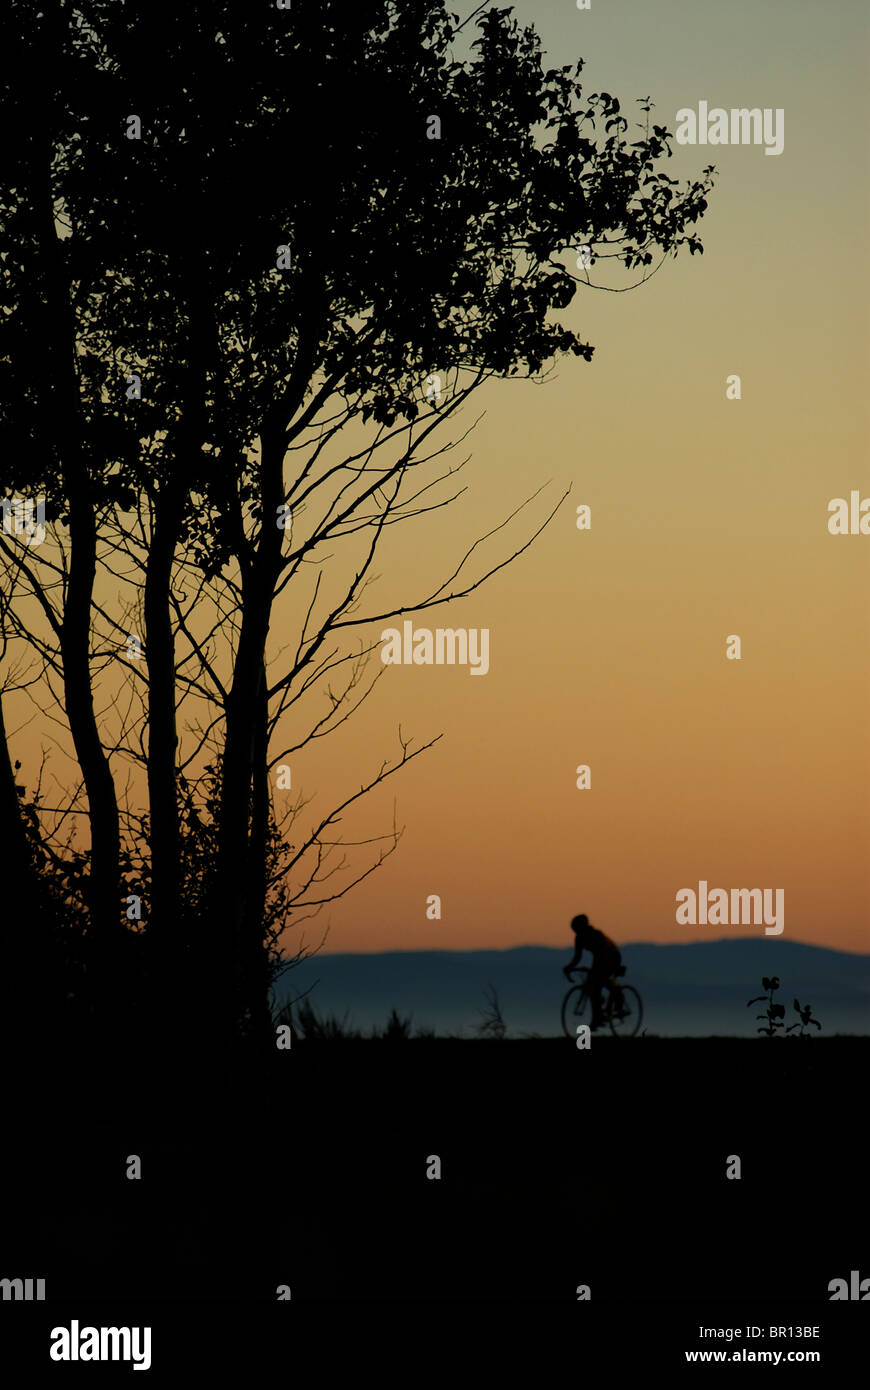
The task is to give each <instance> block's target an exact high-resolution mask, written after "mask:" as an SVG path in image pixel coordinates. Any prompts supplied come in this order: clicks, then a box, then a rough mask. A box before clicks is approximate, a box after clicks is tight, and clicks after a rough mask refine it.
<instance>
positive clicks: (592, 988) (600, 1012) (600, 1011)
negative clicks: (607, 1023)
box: [586, 961, 607, 1028]
mask: <svg viewBox="0 0 870 1390" xmlns="http://www.w3.org/2000/svg"><path fill="white" fill-rule="evenodd" d="M606 983H607V976H606V974H605V973H604V972H603V971H602V970H601V967H600V966H599V964H598V962H597V961H596V963H595V964H594V965H593V966H591V967H590V969H589V976H588V978H587V982H586V988H587V990H588V992H589V998H590V1000H591V1003H592V1021H591V1025H590V1026H591V1027H592V1028H600V1027H601V1024H602V1023H603V1022H604V1003H603V1000H602V998H601V991H602V989H603V987H604V985H605V984H606Z"/></svg>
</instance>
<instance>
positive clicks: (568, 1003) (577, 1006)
mask: <svg viewBox="0 0 870 1390" xmlns="http://www.w3.org/2000/svg"><path fill="white" fill-rule="evenodd" d="M591 1018H592V1001H591V999H590V998H589V995H588V993H587V991H586V986H585V984H582V985H573V986H572V988H571V989H569V990H568V993H567V994H566V995H565V998H564V999H563V1000H562V1031H563V1033H564V1034H565V1037H566V1038H573V1039H574V1041H575V1042H576V1040H577V1028H578V1025H579V1024H581V1023H589V1022H590V1020H591Z"/></svg>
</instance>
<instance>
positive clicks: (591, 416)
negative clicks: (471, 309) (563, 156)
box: [294, 0, 870, 951]
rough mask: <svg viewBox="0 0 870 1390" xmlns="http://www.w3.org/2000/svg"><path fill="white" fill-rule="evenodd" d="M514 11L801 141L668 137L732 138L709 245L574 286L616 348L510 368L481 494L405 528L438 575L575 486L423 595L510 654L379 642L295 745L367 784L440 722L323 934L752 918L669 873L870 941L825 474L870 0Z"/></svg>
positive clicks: (850, 256)
mask: <svg viewBox="0 0 870 1390" xmlns="http://www.w3.org/2000/svg"><path fill="white" fill-rule="evenodd" d="M516 12H517V14H518V16H519V17H520V18H521V19H523V20H526V21H534V22H535V24H536V25H537V27H538V30H539V32H540V33H541V35H542V38H543V41H544V44H545V46H546V48H547V49H548V53H549V58H548V61H549V62H551V64H552V65H553V66H556V65H561V64H563V63H568V62H573V61H575V60H576V58H577V57H579V56H582V57H583V58H584V59H585V68H584V74H583V76H584V81H585V83H586V87H587V90H591V91H601V90H602V89H603V90H606V91H609V92H611V93H613V94H615V95H617V96H618V97H619V98H620V100H621V102H622V106H623V110H629V109H630V108H632V106H633V102H634V99H635V98H636V97H644V96H646V95H647V94H649V95H651V96H652V98H653V100H654V102H655V103H656V110H655V116H654V119H657V120H660V121H664V122H665V123H666V124H667V125H668V126H669V127H670V128H671V129H672V130H674V129H675V128H676V112H677V111H678V110H679V109H680V108H681V107H694V108H696V109H697V106H698V103H699V102H700V101H706V102H707V103H708V105H709V106H710V107H713V106H722V107H725V108H730V107H732V106H734V107H740V106H748V107H755V106H757V107H760V108H762V109H763V108H765V107H769V108H771V109H775V108H777V107H781V108H783V110H784V112H785V128H784V129H785V146H784V150H783V153H782V154H781V155H779V156H770V155H765V153H764V148H763V146H736V147H732V146H706V147H702V146H696V147H694V148H692V147H675V154H674V158H673V160H672V161H671V165H670V167H669V172H671V173H673V174H675V175H677V176H679V177H681V178H688V177H694V176H695V175H696V174H697V173H699V172H700V170H701V169H702V168H703V167H704V165H706V164H710V163H713V164H715V165H716V166H717V169H718V179H717V186H716V189H715V190H714V193H713V195H712V197H711V200H710V207H709V210H708V212H707V214H706V216H705V218H704V219H703V222H702V224H701V236H702V239H703V242H704V247H705V251H704V255H703V256H695V257H694V258H690V257H689V255H688V254H686V253H681V255H680V257H679V259H678V260H676V261H671V262H669V263H668V264H667V265H666V266H665V267H664V268H663V269H662V270H661V272H660V273H659V274H658V275H657V276H656V277H655V278H654V279H653V280H651V281H650V283H649V284H648V285H646V286H644V287H642V288H640V289H638V290H636V291H634V292H632V293H631V294H624V295H615V294H608V293H596V292H594V291H579V292H578V295H577V298H576V299H575V302H574V304H573V305H572V308H571V310H570V311H569V313H568V315H567V321H568V322H569V323H570V325H571V326H572V327H575V328H576V329H577V331H578V332H580V334H581V335H582V336H583V337H584V338H585V340H587V341H589V342H592V343H594V344H595V348H596V351H595V357H594V360H593V362H592V363H591V364H589V365H587V364H586V363H584V362H582V361H578V360H576V359H570V360H567V361H565V362H562V363H560V364H559V366H558V368H557V372H556V374H555V376H554V378H553V379H551V380H550V381H548V382H547V383H546V384H545V385H543V386H540V387H537V386H534V385H531V384H528V383H499V384H498V385H496V386H492V387H490V388H488V389H487V392H486V396H485V405H486V410H487V414H486V417H485V419H484V420H483V421H482V422H481V424H480V425H479V426H478V428H477V430H476V432H475V434H474V436H473V437H472V441H471V442H470V446H469V447H470V449H471V450H472V451H473V458H472V460H471V462H470V463H469V465H468V468H467V470H466V472H467V474H468V475H469V478H467V479H466V481H469V480H470V482H471V487H470V491H469V494H468V495H466V496H465V497H464V498H462V499H460V501H459V502H457V503H456V504H455V506H454V508H453V509H452V510H450V511H444V512H440V513H436V515H435V517H434V518H433V519H431V525H423V524H421V525H419V526H418V528H417V530H416V531H414V530H413V528H408V530H407V531H406V532H405V536H404V537H403V538H402V539H401V541H400V540H399V539H397V540H396V543H395V547H394V550H393V551H391V552H390V553H391V555H392V554H395V560H394V562H393V564H392V566H391V567H390V569H389V570H388V569H387V568H386V566H384V567H383V568H382V573H384V575H385V582H386V577H387V576H389V578H390V582H391V585H392V584H393V583H394V584H395V592H396V593H398V594H401V595H416V594H417V593H418V592H419V591H420V590H421V588H422V587H424V585H423V578H422V577H423V575H425V576H427V577H433V576H435V575H436V574H437V575H438V576H439V578H440V573H441V565H443V564H444V562H446V560H448V559H452V558H453V557H456V558H457V559H458V557H459V555H461V554H462V552H463V550H464V548H465V545H466V544H467V543H468V541H470V540H471V539H472V538H473V537H474V536H476V535H477V534H478V533H480V532H482V531H483V530H484V529H487V527H488V526H489V525H491V524H492V523H493V521H501V520H502V519H503V517H504V516H506V515H507V513H508V512H509V511H510V510H511V509H512V508H513V507H514V506H516V505H517V504H518V503H519V502H520V501H521V500H522V499H523V498H525V497H526V496H528V495H529V494H530V493H531V492H533V491H534V489H535V488H536V487H538V486H539V485H540V483H541V482H542V481H545V480H548V479H552V487H551V488H550V490H549V492H548V493H547V496H551V495H552V497H553V500H554V501H555V498H556V496H558V494H559V493H560V492H561V491H562V490H564V488H566V487H568V486H571V488H572V493H571V496H570V497H569V499H568V501H567V502H566V503H565V505H564V506H563V508H562V510H561V511H560V513H559V514H558V515H557V517H556V519H555V520H554V521H553V522H552V523H551V524H550V526H549V527H548V529H547V530H546V531H545V532H544V534H543V535H542V536H541V537H540V539H539V540H538V541H537V542H536V543H535V545H534V546H533V547H532V549H531V550H530V551H528V552H527V553H526V554H525V555H523V556H522V557H521V558H520V559H519V560H518V561H517V562H516V563H515V564H514V565H513V566H511V567H510V568H508V569H507V570H505V571H503V572H502V573H500V574H499V575H497V576H496V577H495V578H494V579H493V580H492V581H490V582H489V584H488V585H487V586H485V587H484V588H483V589H482V590H481V591H479V592H478V593H477V594H475V595H473V596H472V597H470V598H468V599H466V600H464V601H463V602H462V603H460V604H456V605H452V606H451V608H450V609H449V610H436V612H435V613H432V612H430V613H429V614H428V615H425V616H424V615H421V616H419V617H418V618H417V619H416V622H417V625H418V626H419V625H428V626H430V627H433V628H434V627H435V626H438V625H440V626H465V627H488V628H489V629H490V632H491V658H490V659H491V667H490V671H489V674H488V675H486V676H480V677H472V676H471V675H470V674H469V672H468V671H467V670H466V669H464V668H459V667H455V668H452V669H451V668H447V667H444V668H438V667H402V666H394V667H389V668H388V669H387V671H386V674H385V678H384V679H383V680H382V681H381V682H380V683H379V685H378V687H377V692H376V694H375V695H374V696H373V697H372V702H371V704H370V706H369V707H368V708H367V709H366V710H365V711H361V713H360V716H359V719H358V722H356V723H355V724H354V725H353V726H348V729H347V731H346V734H345V733H344V731H343V733H342V734H340V735H338V736H337V737H336V739H334V740H331V741H330V743H329V746H328V747H327V746H326V743H325V742H324V744H323V745H322V746H321V748H320V749H318V750H317V751H318V753H319V754H320V757H319V758H315V757H314V756H313V755H309V756H307V757H305V758H304V759H303V758H300V759H299V762H298V770H299V776H300V782H303V781H304V784H305V785H306V787H307V786H308V784H309V781H313V782H317V781H318V780H319V779H320V778H324V779H325V780H327V781H328V782H329V784H330V785H333V784H334V779H335V778H336V777H337V776H338V777H339V780H340V776H342V775H343V776H344V778H345V780H346V782H347V783H350V784H352V785H354V786H355V785H356V782H355V781H354V779H355V778H359V777H360V776H362V775H363V774H364V773H366V772H369V771H372V770H374V765H375V763H376V761H377V760H378V759H379V757H380V756H386V755H387V754H388V753H391V752H392V751H393V750H394V747H395V740H394V737H393V730H394V727H395V726H396V725H397V724H398V723H399V722H401V723H402V726H403V730H404V732H405V733H406V734H409V733H410V734H414V735H416V736H418V737H419V738H420V739H424V738H427V737H431V736H433V735H434V734H436V733H441V732H443V733H444V738H443V739H442V740H441V742H440V743H439V744H437V745H436V747H435V748H433V749H432V750H431V751H430V752H428V753H426V754H425V755H424V756H423V757H421V758H420V759H419V761H418V762H417V763H415V764H413V765H412V766H411V767H409V768H407V769H406V770H405V771H403V773H402V774H401V777H400V778H397V779H396V780H395V782H394V783H393V784H392V788H391V792H390V795H389V796H388V795H386V794H385V795H384V797H383V798H382V799H381V800H380V801H379V802H378V803H377V805H378V807H379V814H376V813H375V803H370V809H369V813H368V814H367V816H366V817H365V819H364V821H362V822H361V823H360V824H361V826H362V827H363V829H365V828H366V827H367V828H368V831H369V833H371V832H372V831H373V830H375V829H385V828H387V827H388V824H389V817H390V814H391V805H392V793H393V792H395V794H396V796H397V798H398V813H399V819H400V822H401V823H402V824H404V825H405V826H406V832H405V836H404V839H403V840H402V843H401V845H400V847H399V849H398V851H397V853H396V854H395V855H394V856H393V858H392V859H391V860H390V861H389V862H388V863H387V864H385V865H384V866H383V867H382V868H381V869H380V870H379V871H378V872H377V873H376V874H375V875H373V876H372V877H371V878H370V879H369V880H368V881H367V882H366V883H364V884H362V885H361V886H360V888H359V889H357V890H356V891H355V892H354V894H352V895H351V896H350V897H349V898H348V899H347V900H346V901H344V902H342V903H339V904H338V905H336V907H335V908H333V909H331V911H330V912H329V914H328V920H329V922H330V925H331V930H330V935H329V938H328V943H327V949H329V950H365V951H373V950H384V949H417V948H423V947H426V948H432V947H438V946H441V947H447V948H472V947H492V946H511V945H516V944H520V943H525V942H537V943H542V944H557V943H560V942H566V941H567V940H568V922H569V919H570V918H571V916H572V915H573V914H574V913H576V912H581V911H585V912H587V913H588V914H589V916H590V918H591V920H592V921H593V922H594V923H595V924H597V925H598V926H600V927H601V928H602V929H604V930H605V931H607V932H608V933H609V934H611V935H613V936H614V937H615V938H616V940H617V941H620V942H630V941H639V940H644V941H661V942H666V941H686V940H692V939H709V937H710V936H711V935H723V934H725V935H727V934H729V933H730V932H734V933H735V934H752V933H753V932H755V931H758V932H759V933H761V931H762V929H761V928H752V927H750V928H733V927H728V928H724V929H722V928H710V927H696V928H692V927H678V926H677V925H676V922H675V903H674V897H675V894H676V892H677V891H678V890H679V889H680V888H682V887H697V884H698V881H699V879H706V880H707V881H708V882H709V885H710V887H711V888H712V887H714V886H720V887H726V888H732V887H770V888H783V889H784V891H785V930H784V933H783V935H782V936H781V937H778V938H777V937H770V938H768V939H769V940H770V941H771V942H774V941H776V940H786V939H790V940H799V941H809V942H816V943H818V944H823V945H828V946H833V947H841V948H844V949H847V950H853V951H860V950H867V949H868V941H870V937H868V932H867V916H866V912H867V908H866V904H867V902H868V896H870V855H868V852H867V851H868V844H870V814H868V775H870V720H868V710H870V649H868V617H870V586H868V577H870V576H868V564H870V539H868V538H862V537H860V536H847V537H834V536H831V535H829V533H828V531H827V515H828V513H827V504H828V502H829V500H830V499H831V498H833V497H837V496H842V497H848V494H849V491H850V489H852V488H858V489H860V490H861V495H862V496H870V469H868V466H867V455H866V439H867V432H868V431H867V426H868V419H867V398H868V392H867V385H866V384H867V379H868V369H870V352H868V319H867V307H866V306H867V304H868V294H867V290H868V272H867V251H866V247H867V244H868V231H870V215H868V214H870V208H868V187H870V185H868V179H867V173H868V170H867V154H866V150H867V146H866V139H865V136H864V130H865V116H866V112H865V102H866V90H867V77H868V72H867V55H868V53H870V46H868V32H867V30H868V17H867V13H866V10H864V8H863V7H862V6H860V5H859V4H857V3H855V4H850V3H842V2H841V3H837V4H835V5H833V6H820V5H815V4H807V3H797V4H795V3H785V0H779V3H770V4H766V5H764V6H758V5H755V4H753V3H751V0H742V2H741V3H737V4H729V5H717V4H712V3H709V0H708V2H707V3H704V4H702V5H693V4H689V2H688V0H679V2H678V0H666V3H662V4H657V5H646V4H643V5H641V4H637V3H629V4H605V3H603V0H593V6H592V9H591V10H590V11H588V12H580V11H578V10H577V9H576V8H575V6H574V5H573V4H572V3H569V0H560V3H553V0H543V3H542V2H541V0H536V2H535V3H532V2H531V0H522V3H519V4H518V5H517V6H516ZM433 253H435V254H437V250H435V249H433ZM626 283H627V281H626ZM730 373H739V374H740V376H741V378H742V390H743V397H742V400H740V401H739V402H737V401H727V400H726V398H725V379H726V377H727V376H728V375H729V374H730ZM469 410H470V411H471V407H469ZM472 413H473V414H476V413H477V409H476V408H475V410H474V411H472ZM543 502H544V499H541V502H540V504H539V505H538V511H537V512H536V513H535V515H537V516H543V515H544V507H543ZM581 502H585V503H588V504H590V505H591V507H592V529H591V530H590V531H589V532H588V533H584V532H579V531H577V529H576V526H575V508H576V506H577V505H578V504H579V503H581ZM518 524H521V523H518ZM398 529H399V530H401V528H398ZM529 529H530V530H531V529H532V528H531V526H530V527H529ZM511 534H516V535H519V531H516V532H512V533H511ZM412 535H413V537H414V539H413V541H412V540H411V536H412ZM523 539H524V537H523ZM439 561H441V564H439ZM445 572H446V570H445ZM418 576H419V577H420V578H419V580H418V578H417V577H418ZM732 633H737V634H739V635H740V637H741V639H742V646H743V655H742V660H741V661H739V662H738V661H727V660H726V659H725V639H726V637H727V636H728V635H730V634H732ZM375 635H377V634H375ZM580 763H587V764H589V766H590V767H591V773H592V786H591V789H590V790H589V791H578V790H577V789H576V788H575V776H574V771H575V768H576V766H577V765H578V764H580ZM294 771H295V769H294ZM303 774H304V776H303ZM431 893H438V894H440V895H441V897H442V902H443V916H442V920H441V921H429V920H427V918H426V898H427V895H428V894H431ZM323 920H324V922H325V921H326V920H327V918H326V917H324V919H323ZM312 930H313V929H312Z"/></svg>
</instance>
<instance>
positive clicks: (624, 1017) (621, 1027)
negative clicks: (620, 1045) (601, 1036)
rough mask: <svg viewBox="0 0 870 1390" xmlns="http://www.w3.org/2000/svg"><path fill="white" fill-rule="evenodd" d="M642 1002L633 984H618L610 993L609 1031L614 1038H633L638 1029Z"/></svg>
mask: <svg viewBox="0 0 870 1390" xmlns="http://www.w3.org/2000/svg"><path fill="white" fill-rule="evenodd" d="M642 1020H643V1003H642V1001H641V997H640V995H639V994H638V992H637V990H636V989H635V988H634V986H633V985H620V986H619V994H618V995H617V994H616V991H615V990H614V991H612V992H611V995H610V1031H611V1033H612V1034H613V1036H614V1037H615V1038H633V1037H634V1036H635V1034H636V1033H638V1032H639V1031H640V1025H641V1022H642Z"/></svg>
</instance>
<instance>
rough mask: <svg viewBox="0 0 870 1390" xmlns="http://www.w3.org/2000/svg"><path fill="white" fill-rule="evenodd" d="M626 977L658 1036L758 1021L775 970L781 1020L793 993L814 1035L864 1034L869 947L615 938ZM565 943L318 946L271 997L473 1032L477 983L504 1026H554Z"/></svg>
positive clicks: (736, 1028)
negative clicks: (750, 1003) (809, 1013)
mask: <svg viewBox="0 0 870 1390" xmlns="http://www.w3.org/2000/svg"><path fill="white" fill-rule="evenodd" d="M621 949H622V956H623V960H624V962H625V964H626V966H627V967H628V973H627V975H626V981H627V982H631V983H632V984H634V985H635V986H636V987H637V988H638V989H639V990H640V993H641V996H642V998H643V1002H644V1018H643V1026H644V1027H645V1028H646V1030H647V1032H648V1033H653V1034H658V1035H659V1036H664V1037H705V1036H709V1035H720V1036H737V1037H747V1036H753V1035H754V1034H755V1030H756V1028H757V1027H758V1026H759V1024H758V1022H757V1021H756V1018H755V1015H756V1014H758V1013H760V1012H761V1006H757V1007H752V1008H747V1007H746V1002H747V1000H748V999H751V998H753V997H754V996H756V995H758V994H761V992H762V990H761V977H762V975H774V974H775V975H778V976H779V978H780V982H781V988H780V990H779V992H778V994H777V995H776V996H775V998H776V1000H778V1001H779V1002H780V1003H783V1004H785V1006H786V1020H785V1021H786V1023H793V1022H795V1021H796V1019H797V1015H796V1014H795V1012H794V1009H793V1000H794V999H795V998H797V999H798V1000H799V1001H800V1003H801V1004H802V1005H804V1004H807V1003H809V1004H811V1005H812V1008H813V1014H814V1016H815V1017H817V1018H818V1019H819V1022H820V1023H821V1024H822V1032H821V1034H818V1033H816V1030H815V1029H812V1030H811V1031H812V1033H813V1035H814V1036H821V1037H826V1036H830V1035H831V1034H833V1033H861V1034H867V1033H870V955H863V954H862V955H858V954H853V953H851V952H847V951H830V950H827V949H826V948H825V947H822V946H809V945H805V944H804V943H802V942H795V941H783V940H781V939H779V938H777V939H775V940H774V939H772V938H756V937H738V938H736V939H735V938H728V939H723V940H720V941H703V942H700V941H699V942H691V943H687V944H685V945H665V946H656V945H652V944H651V943H649V942H639V943H637V944H635V945H629V946H624V947H622V948H621ZM569 959H570V949H569V948H568V947H566V948H565V949H560V948H555V947H550V946H515V947H513V948H512V949H510V950H506V951H386V952H382V953H377V954H357V953H345V954H340V953H336V954H335V955H325V954H324V955H318V956H314V957H311V958H310V959H308V960H307V961H304V962H302V963H301V964H300V965H298V966H296V967H295V968H294V969H293V970H291V971H289V972H287V974H286V975H285V976H284V977H283V979H282V980H280V981H279V982H278V984H277V985H276V989H275V996H276V999H277V1000H279V1001H283V1000H285V999H287V998H291V999H292V998H294V997H296V996H298V995H299V994H301V993H302V992H303V991H304V990H308V989H310V991H311V992H310V994H309V995H308V999H309V1002H310V1003H311V1004H312V1006H313V1007H314V1009H315V1010H316V1012H317V1013H318V1014H319V1015H321V1016H324V1015H331V1014H334V1015H337V1016H338V1017H344V1015H345V1014H346V1015H347V1016H348V1023H349V1024H350V1025H351V1026H353V1027H355V1028H359V1029H361V1030H363V1031H365V1032H368V1031H369V1030H370V1029H371V1028H373V1027H375V1028H379V1029H380V1028H381V1027H383V1025H384V1024H385V1023H386V1020H387V1018H388V1016H389V1014H390V1010H391V1009H393V1008H395V1009H396V1010H397V1011H398V1013H399V1014H400V1016H403V1017H406V1016H407V1015H409V1014H410V1015H412V1017H413V1025H412V1026H413V1029H417V1028H434V1029H435V1031H436V1033H439V1034H448V1033H450V1034H461V1035H462V1036H465V1037H472V1036H474V1025H475V1024H476V1023H478V1022H480V1012H479V1011H480V1010H481V1009H482V1008H483V1007H484V1005H485V1000H484V990H485V989H486V988H487V986H488V985H490V984H491V985H493V986H494V987H495V989H496V990H497V992H498V996H499V1002H500V1004H501V1010H502V1015H503V1017H504V1020H505V1023H506V1024H507V1028H508V1035H509V1036H517V1035H519V1034H521V1033H536V1034H539V1035H541V1036H542V1037H550V1036H555V1035H557V1034H558V1033H559V1032H560V1023H559V1009H560V1004H561V1000H562V996H563V994H564V992H565V989H566V988H567V985H566V982H565V980H564V978H563V976H562V974H561V967H562V966H563V965H565V964H566V963H567V961H568V960H569Z"/></svg>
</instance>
